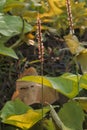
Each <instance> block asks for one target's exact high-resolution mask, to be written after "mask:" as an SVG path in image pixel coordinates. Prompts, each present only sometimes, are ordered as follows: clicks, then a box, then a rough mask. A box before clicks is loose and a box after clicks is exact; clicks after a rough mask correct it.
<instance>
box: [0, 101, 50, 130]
mask: <svg viewBox="0 0 87 130" xmlns="http://www.w3.org/2000/svg"><path fill="white" fill-rule="evenodd" d="M20 108H21V109H20ZM49 110H50V108H49V107H44V108H43V116H45V114H46V113H47V112H48V111H49ZM0 117H1V119H2V120H1V121H2V122H3V123H5V124H10V125H14V126H16V127H19V128H22V129H24V130H25V129H29V128H31V127H32V126H33V125H34V124H36V123H37V122H38V121H40V120H41V119H42V110H41V109H39V110H33V109H32V108H31V107H29V106H27V105H25V104H24V103H23V102H21V101H20V100H15V101H9V102H7V103H6V105H5V106H4V108H3V109H2V110H1V113H0Z"/></svg>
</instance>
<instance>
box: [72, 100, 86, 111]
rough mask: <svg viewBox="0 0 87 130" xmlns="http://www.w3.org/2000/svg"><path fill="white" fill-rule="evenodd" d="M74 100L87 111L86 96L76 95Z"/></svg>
mask: <svg viewBox="0 0 87 130" xmlns="http://www.w3.org/2000/svg"><path fill="white" fill-rule="evenodd" d="M74 100H75V101H77V102H78V103H79V104H80V105H81V107H82V108H83V110H85V111H87V97H76V98H74Z"/></svg>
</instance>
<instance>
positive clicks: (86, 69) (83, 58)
mask: <svg viewBox="0 0 87 130" xmlns="http://www.w3.org/2000/svg"><path fill="white" fill-rule="evenodd" d="M77 62H78V63H80V65H81V68H82V71H83V73H87V49H84V50H83V51H81V53H80V54H79V55H77Z"/></svg>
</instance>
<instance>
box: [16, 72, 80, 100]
mask: <svg viewBox="0 0 87 130" xmlns="http://www.w3.org/2000/svg"><path fill="white" fill-rule="evenodd" d="M18 81H19V82H20V81H26V82H29V81H32V82H36V83H40V84H42V77H41V76H25V77H23V78H21V79H19V80H18ZM78 82H79V81H78V78H77V75H74V74H64V75H62V76H59V77H54V78H52V77H43V85H44V86H47V87H52V88H53V89H56V90H57V91H58V92H61V93H62V94H64V95H66V96H67V97H69V98H73V97H75V96H76V95H77V94H78V92H79V91H78V90H79V89H78Z"/></svg>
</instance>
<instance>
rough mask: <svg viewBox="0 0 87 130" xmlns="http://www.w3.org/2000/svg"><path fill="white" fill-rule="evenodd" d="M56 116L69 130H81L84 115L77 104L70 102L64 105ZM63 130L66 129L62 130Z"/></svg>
mask: <svg viewBox="0 0 87 130" xmlns="http://www.w3.org/2000/svg"><path fill="white" fill-rule="evenodd" d="M58 115H59V117H60V119H61V120H62V122H63V123H64V125H65V126H66V128H69V130H83V126H82V125H83V121H84V113H83V110H82V108H81V106H80V105H79V104H78V103H77V102H75V101H70V102H68V103H66V104H64V105H63V108H61V109H60V111H59V113H58ZM63 130H68V129H65V128H64V129H63Z"/></svg>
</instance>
